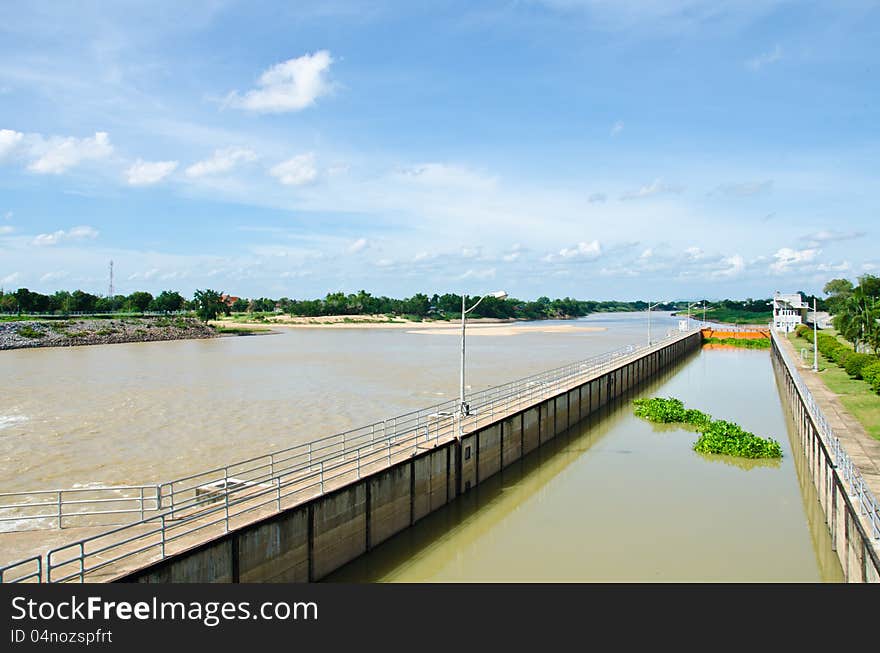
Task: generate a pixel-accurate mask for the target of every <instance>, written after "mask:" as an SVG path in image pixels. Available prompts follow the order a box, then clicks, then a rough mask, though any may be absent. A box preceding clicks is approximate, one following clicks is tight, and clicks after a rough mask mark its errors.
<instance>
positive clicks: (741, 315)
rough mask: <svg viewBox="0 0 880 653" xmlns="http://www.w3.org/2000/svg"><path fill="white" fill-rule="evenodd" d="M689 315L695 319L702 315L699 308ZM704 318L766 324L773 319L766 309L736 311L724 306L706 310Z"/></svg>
mask: <svg viewBox="0 0 880 653" xmlns="http://www.w3.org/2000/svg"><path fill="white" fill-rule="evenodd" d="M678 314H679V315H684V312H683V311H678ZM691 315H692V316H693V317H694V318H696V319H698V320H699V319H701V318H702V317H703V312H702V311H701V310H698V309H697V310H694V311H693V312H692V313H691ZM706 319H707V320H710V321H713V322H724V323H727V324H760V325H761V326H767V323H768V322H770V320H771V319H773V312H772V311H766V312H760V313H754V312H751V311H738V310H735V309H729V308H724V307H720V306H718V307H715V308H711V309H709V310H708V311H706Z"/></svg>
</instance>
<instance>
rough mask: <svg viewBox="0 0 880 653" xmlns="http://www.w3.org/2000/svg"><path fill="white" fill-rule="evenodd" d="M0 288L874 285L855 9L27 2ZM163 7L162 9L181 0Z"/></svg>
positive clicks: (694, 2) (675, 289) (877, 9)
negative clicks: (111, 270)
mask: <svg viewBox="0 0 880 653" xmlns="http://www.w3.org/2000/svg"><path fill="white" fill-rule="evenodd" d="M4 4H5V8H4V9H3V21H0V284H2V285H3V287H5V288H7V289H9V288H16V287H21V286H26V287H29V288H31V289H32V290H39V291H42V292H52V291H54V290H56V289H59V288H82V289H84V290H88V291H91V292H96V293H106V291H107V265H108V262H109V261H110V260H111V259H112V260H113V261H114V264H115V270H116V279H115V280H116V284H115V285H116V289H117V291H119V292H124V293H128V292H131V291H133V290H137V289H146V290H150V291H154V292H157V291H159V290H162V289H166V288H169V289H177V290H180V291H182V292H184V293H186V294H189V293H191V292H192V291H193V290H194V289H195V288H204V287H212V288H215V289H217V290H222V291H226V292H230V293H233V294H236V295H241V296H272V297H279V296H289V297H312V296H322V295H324V294H325V293H327V292H328V291H335V290H343V291H347V292H351V291H356V290H359V289H361V288H364V289H366V290H368V291H371V292H373V293H375V294H388V295H398V296H399V295H406V294H411V293H413V292H417V291H427V292H433V291H439V292H444V291H450V292H460V291H464V292H468V293H480V292H488V291H492V290H495V289H497V288H503V289H505V290H507V291H508V292H509V293H511V294H512V295H515V296H518V297H522V298H534V297H537V296H539V295H542V294H546V295H550V296H563V295H571V296H575V297H579V298H599V299H611V298H619V299H651V298H653V299H666V298H670V299H674V298H682V299H683V298H696V297H704V296H705V297H710V298H721V297H748V296H769V295H770V294H771V293H772V292H773V291H775V290H782V291H793V290H798V289H802V290H806V291H817V290H820V289H821V287H822V285H823V284H824V282H825V281H826V280H828V279H830V278H833V277H840V276H846V277H849V278H855V277H856V276H857V275H859V274H864V273H866V272H871V273H875V274H876V273H880V252H878V247H877V240H876V236H877V233H876V226H875V225H876V224H877V217H878V209H880V201H878V192H880V190H878V189H880V183H878V181H880V179H878V177H880V172H878V171H880V167H878V144H880V134H878V122H877V117H878V99H880V83H878V61H880V57H878V54H880V48H878V45H877V44H878V43H880V3H877V2H847V1H842V2H840V1H838V2H808V3H807V2H804V3H794V2H773V1H771V0H767V1H763V2H750V1H748V0H744V1H740V2H724V1H720V0H715V1H711V2H709V1H707V2H704V1H702V0H669V1H667V2H655V1H651V0H645V1H642V2H635V1H630V0H618V1H614V2H612V1H607V0H545V1H538V0H534V1H525V0H523V1H518V2H517V1H508V2H481V3H472V2H433V3H404V2H400V3H397V2H345V1H341V0H339V1H333V0H331V1H325V2H315V3H310V2H296V3H269V2H247V3H237V2H222V1H214V2H200V1H196V0H192V1H189V2H186V3H174V2H161V1H159V2H149V3H133V2H104V3H94V2H81V3H58V2H47V3H43V2H38V1H35V2H28V3H4ZM181 7H183V8H181Z"/></svg>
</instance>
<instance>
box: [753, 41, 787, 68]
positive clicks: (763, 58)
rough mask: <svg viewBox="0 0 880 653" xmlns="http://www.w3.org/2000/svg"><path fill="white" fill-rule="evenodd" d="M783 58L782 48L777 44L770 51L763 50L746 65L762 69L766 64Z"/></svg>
mask: <svg viewBox="0 0 880 653" xmlns="http://www.w3.org/2000/svg"><path fill="white" fill-rule="evenodd" d="M780 59H782V48H781V47H779V44H777V45H776V47H774V48H773V49H772V50H771V51H770V52H762V53H761V54H759V55H758V56H757V57H753V58H752V59H749V60H748V61H746V65H747V66H748V67H749V68H751V69H752V70H760V69H761V68H763V67H764V66H766V65H768V64H771V63H775V62H777V61H779V60H780Z"/></svg>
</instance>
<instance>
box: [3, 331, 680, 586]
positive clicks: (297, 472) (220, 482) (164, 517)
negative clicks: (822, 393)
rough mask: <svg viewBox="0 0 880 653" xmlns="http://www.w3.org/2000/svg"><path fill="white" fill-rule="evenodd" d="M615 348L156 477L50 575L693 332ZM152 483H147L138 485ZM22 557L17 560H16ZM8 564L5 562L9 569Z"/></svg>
mask: <svg viewBox="0 0 880 653" xmlns="http://www.w3.org/2000/svg"><path fill="white" fill-rule="evenodd" d="M693 334H694V331H693V330H692V331H689V332H684V333H675V334H673V335H671V336H667V337H666V338H664V339H663V340H660V341H657V342H655V343H654V344H652V345H641V346H634V345H629V346H626V347H621V348H619V349H616V350H614V351H611V352H607V353H605V354H601V355H598V356H594V357H591V358H588V359H585V360H582V361H579V362H577V363H572V364H569V365H565V366H563V367H559V368H556V369H553V370H548V371H546V372H540V373H538V374H533V375H530V376H527V377H524V378H521V379H518V380H516V381H512V382H509V383H506V384H503V385H500V386H496V387H491V388H488V389H485V390H481V391H477V392H475V393H473V394H471V395H470V397H469V403H470V406H471V408H472V410H471V412H470V414H468V415H466V416H461V415H459V414H458V412H457V411H458V402H457V401H456V400H449V401H446V402H443V403H440V404H436V405H434V406H431V407H429V408H424V409H421V410H417V411H412V412H410V413H406V414H404V415H399V416H397V417H393V418H390V419H386V420H382V421H381V422H375V423H373V424H369V425H367V426H363V427H360V428H357V429H352V430H349V431H345V432H343V433H338V434H335V435H331V436H327V437H324V438H319V439H317V440H313V441H311V442H307V443H305V444H301V445H296V446H292V447H289V448H286V449H282V450H279V451H274V452H272V453H269V454H266V455H263V456H256V457H253V458H249V459H246V460H242V461H238V462H235V463H232V464H229V465H224V466H222V467H217V468H214V469H212V470H208V471H205V472H200V473H197V474H192V475H189V476H186V477H182V478H178V479H175V480H173V481H168V482H165V483H160V484H158V491H157V494H156V495H155V496H156V499H157V502H158V514H155V515H151V516H148V517H144V518H142V519H140V520H138V521H135V522H132V523H130V524H127V525H125V526H121V527H118V528H114V529H112V530H109V531H106V532H104V533H100V534H98V535H94V536H91V537H87V538H84V539H82V540H79V541H77V542H74V543H71V544H67V545H64V546H61V547H58V548H56V549H53V550H51V551H49V553H48V554H47V556H46V565H45V576H46V580H47V581H48V582H69V581H74V582H75V581H79V582H83V581H85V580H86V578H87V577H89V578H94V577H97V576H99V575H100V574H101V573H102V572H103V573H104V574H105V575H108V574H109V575H113V574H116V575H118V574H119V573H122V569H121V565H123V564H125V563H126V562H127V561H129V560H131V559H132V558H135V557H137V558H138V560H137V562H138V564H146V563H148V562H152V561H154V560H161V559H164V558H166V557H167V556H168V555H169V554H171V553H174V552H176V551H179V550H181V549H182V548H186V547H188V546H193V545H194V544H196V543H198V542H199V541H201V540H204V539H206V538H207V537H209V536H215V535H218V534H222V533H224V532H228V531H229V530H230V529H232V528H237V527H239V526H241V525H243V524H246V523H249V522H250V521H253V520H256V519H259V518H262V517H264V516H267V515H269V514H273V513H275V512H279V511H281V510H284V509H287V508H290V507H292V506H294V505H298V504H300V503H302V502H304V501H306V500H308V499H311V498H313V497H315V496H320V495H321V494H324V493H325V492H327V491H329V490H331V489H335V488H337V487H341V486H342V485H345V484H347V483H349V482H351V481H352V480H356V479H358V478H360V477H361V476H362V475H365V474H370V473H373V472H375V471H378V470H379V469H382V468H385V467H388V466H390V465H391V464H393V463H394V462H397V461H399V460H404V459H406V458H409V457H411V456H412V455H414V454H416V453H418V451H419V450H420V449H422V448H426V447H433V446H436V445H437V444H439V443H440V442H441V441H443V442H445V441H447V440H448V439H452V438H454V437H456V436H457V435H460V434H463V433H467V432H471V431H473V430H476V429H477V428H478V427H479V426H481V425H485V424H489V423H492V422H493V421H495V420H496V419H498V418H501V417H503V416H506V415H508V414H514V413H516V412H518V411H520V410H523V409H525V408H527V407H529V406H531V405H534V404H536V403H538V402H539V401H542V400H543V399H545V398H549V397H552V396H555V395H558V394H561V393H562V392H563V391H564V390H568V389H570V388H572V387H577V385H580V384H582V383H584V382H586V381H587V380H589V378H591V377H595V376H599V375H601V374H602V373H604V372H605V371H607V370H609V369H611V368H613V367H614V366H616V365H618V364H620V363H622V362H624V360H626V361H627V362H628V361H629V360H630V359H631V360H635V359H636V358H638V357H641V356H643V355H644V354H646V353H647V352H649V351H656V350H659V349H662V348H663V347H665V346H667V345H669V344H671V343H672V342H675V341H677V340H681V339H683V338H685V337H688V336H691V335H693ZM145 487H153V486H145ZM16 564H21V563H16ZM14 566H15V565H10V567H7V569H9V568H11V567H14Z"/></svg>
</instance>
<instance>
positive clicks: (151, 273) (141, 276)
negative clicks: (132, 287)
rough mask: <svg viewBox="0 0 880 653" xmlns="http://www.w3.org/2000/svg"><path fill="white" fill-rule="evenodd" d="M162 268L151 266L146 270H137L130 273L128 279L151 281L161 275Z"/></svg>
mask: <svg viewBox="0 0 880 653" xmlns="http://www.w3.org/2000/svg"><path fill="white" fill-rule="evenodd" d="M160 272H161V270H160V269H159V268H150V269H149V270H147V271H146V272H135V273H134V274H130V275H128V278H127V279H126V280H127V281H150V280H151V279H155V278H156V277H158V276H159V273H160Z"/></svg>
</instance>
